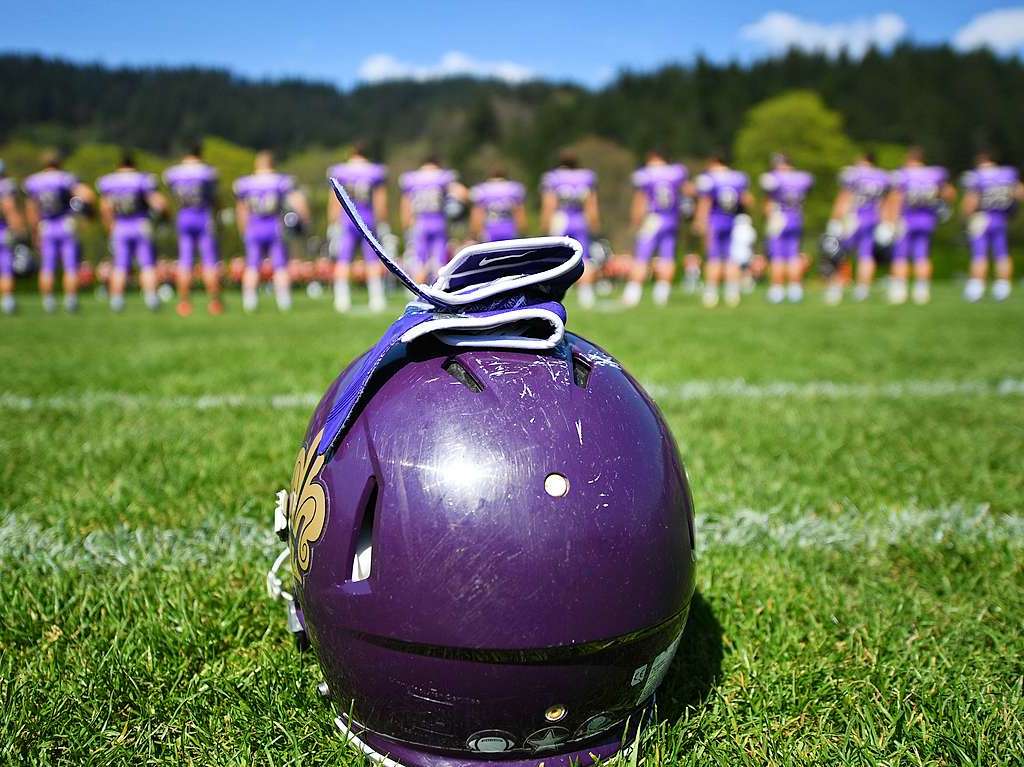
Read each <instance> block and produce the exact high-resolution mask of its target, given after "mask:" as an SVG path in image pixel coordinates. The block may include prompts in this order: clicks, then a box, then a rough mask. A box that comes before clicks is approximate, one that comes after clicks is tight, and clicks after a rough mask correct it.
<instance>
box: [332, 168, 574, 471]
mask: <svg viewBox="0 0 1024 767" xmlns="http://www.w3.org/2000/svg"><path fill="white" fill-rule="evenodd" d="M331 186H332V187H333V189H334V193H335V195H337V197H338V201H339V202H340V203H341V207H342V208H343V209H344V210H345V213H347V214H348V217H349V218H351V219H352V222H353V223H354V224H355V225H356V227H358V229H359V231H360V232H362V235H363V237H365V238H366V241H367V242H368V243H369V244H370V247H371V248H372V249H373V250H374V252H375V253H376V254H377V257H378V258H380V260H381V263H383V264H384V265H385V266H386V267H387V268H388V269H390V270H391V272H393V273H394V275H395V276H396V277H397V278H398V280H399V282H401V283H402V284H403V285H404V286H405V287H406V288H408V289H409V290H410V291H411V292H412V293H413V295H414V296H415V297H416V298H415V299H414V300H413V301H412V302H411V303H409V305H408V306H406V308H405V312H404V313H403V314H402V315H401V316H400V317H399V318H398V319H397V320H395V322H394V323H392V325H391V327H389V328H388V329H387V331H385V333H384V336H383V337H382V338H381V339H380V340H379V341H378V342H377V343H376V345H375V346H374V347H373V349H371V350H370V351H369V352H368V353H367V354H366V355H365V356H364V357H363V359H362V361H361V362H360V363H359V365H358V367H357V368H356V370H355V371H354V372H353V374H352V375H351V376H350V377H349V378H348V382H347V385H345V386H344V387H343V388H342V389H341V390H340V391H339V393H338V394H337V396H336V398H335V401H334V404H333V406H332V407H331V411H330V413H329V414H328V416H327V421H326V423H325V424H324V436H323V439H322V440H321V441H320V446H319V449H318V452H319V453H326V452H328V451H329V450H331V449H332V448H333V447H334V446H335V445H336V444H337V441H338V439H339V438H340V437H341V435H342V434H343V433H344V430H345V428H346V427H347V426H348V424H349V421H350V419H351V417H352V413H353V412H354V411H355V409H356V407H357V405H358V404H359V402H360V400H361V399H362V396H363V394H364V393H365V392H366V389H367V387H368V386H369V384H370V380H371V379H372V378H373V376H374V374H375V373H376V372H377V369H378V368H379V367H380V366H381V363H382V362H383V361H384V359H385V358H386V357H387V356H388V354H389V353H390V352H391V351H392V349H394V348H395V347H396V346H398V345H399V344H406V343H410V342H411V341H413V340H415V339H417V338H421V337H423V336H425V335H433V336H435V337H436V338H437V339H438V340H440V341H441V342H442V343H445V344H448V345H450V346H457V347H466V346H473V347H491V348H513V349H516V348H518V349H534V350H539V349H551V348H553V347H555V346H556V345H557V344H558V343H559V342H560V341H561V340H562V335H563V333H564V330H565V321H566V313H565V307H563V306H562V304H561V300H562V298H563V297H564V296H565V291H566V290H567V289H568V288H569V286H570V285H572V284H573V283H574V282H576V280H578V279H579V278H580V277H581V276H582V275H583V255H582V254H583V250H582V247H581V246H580V244H579V243H578V242H577V241H576V240H574V239H572V238H571V237H533V238H528V239H521V240H504V241H498V242H489V243H482V244H479V245H472V246H470V247H468V248H464V249H463V250H461V251H459V252H458V253H457V254H456V255H455V257H454V258H453V259H452V260H451V261H450V262H448V264H446V265H445V266H444V267H443V268H442V269H441V270H440V272H439V273H438V276H437V279H436V280H435V281H434V283H433V284H432V285H418V284H416V282H415V281H413V279H412V278H411V277H410V276H409V275H408V274H406V273H405V271H404V270H403V269H402V267H401V266H399V265H398V264H397V263H396V262H395V261H394V260H393V259H392V258H391V257H390V256H389V255H388V254H387V252H385V250H384V248H383V247H382V246H381V244H380V243H379V242H378V241H377V238H376V237H374V235H373V232H371V231H370V229H369V227H367V226H366V223H365V222H364V221H363V220H362V218H361V217H360V215H359V212H358V211H357V210H356V206H355V203H353V202H352V200H351V199H350V198H349V196H348V194H347V193H346V192H345V190H344V188H343V187H342V186H341V184H339V183H338V182H337V181H336V180H335V179H333V178H332V179H331Z"/></svg>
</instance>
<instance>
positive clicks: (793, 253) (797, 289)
mask: <svg viewBox="0 0 1024 767" xmlns="http://www.w3.org/2000/svg"><path fill="white" fill-rule="evenodd" d="M802 239H803V231H801V230H800V229H795V228H794V229H790V230H789V231H787V232H785V233H784V234H783V236H782V243H781V244H782V248H783V252H784V254H785V259H784V261H785V264H786V275H785V277H786V299H787V300H789V301H791V302H793V303H797V302H799V301H803V299H804V284H803V277H804V260H803V257H802V256H801V254H800V242H801V240H802Z"/></svg>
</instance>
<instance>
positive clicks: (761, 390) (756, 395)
mask: <svg viewBox="0 0 1024 767" xmlns="http://www.w3.org/2000/svg"><path fill="white" fill-rule="evenodd" d="M644 387H645V388H646V389H647V391H648V392H649V393H650V395H651V396H652V397H654V398H655V399H661V400H666V401H667V400H673V401H692V400H707V399H719V398H720V399H779V398H794V399H824V400H836V399H925V398H931V397H951V396H965V395H967V396H990V397H1019V396H1024V379H1020V378H1003V379H1000V380H998V381H984V380H974V381H952V380H942V379H935V380H926V379H922V380H913V379H909V380H905V381H889V382H886V383H848V382H840V381H807V382H797V381H767V382H764V383H750V382H747V381H745V380H744V379H742V378H738V379H734V380H706V381H701V380H695V381H684V382H680V383H676V384H662V383H646V384H644ZM319 401H320V395H319V394H313V393H282V394H268V395H256V394H201V395H167V396H163V395H157V394H130V393H128V392H116V391H94V392H81V393H75V394H56V395H51V396H31V395H22V394H15V393H12V392H0V410H8V411H30V410H95V409H99V408H105V407H114V408H120V409H122V410H129V409H141V408H160V409H169V410H220V409H248V408H266V407H269V408H270V409H272V410H293V409H307V408H312V407H314V406H315V405H316V404H317V403H318V402H319Z"/></svg>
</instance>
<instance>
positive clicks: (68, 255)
mask: <svg viewBox="0 0 1024 767" xmlns="http://www.w3.org/2000/svg"><path fill="white" fill-rule="evenodd" d="M81 261H82V243H81V242H80V241H79V239H78V237H76V236H75V235H74V234H69V235H67V236H66V237H64V238H63V241H62V242H61V267H63V270H64V308H65V309H66V310H67V311H69V312H77V311H78V266H79V264H80V263H81Z"/></svg>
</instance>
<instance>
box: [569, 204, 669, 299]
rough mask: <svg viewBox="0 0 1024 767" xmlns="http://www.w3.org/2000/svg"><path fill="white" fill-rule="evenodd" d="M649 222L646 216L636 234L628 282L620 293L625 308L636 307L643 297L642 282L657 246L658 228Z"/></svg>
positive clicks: (649, 219)
mask: <svg viewBox="0 0 1024 767" xmlns="http://www.w3.org/2000/svg"><path fill="white" fill-rule="evenodd" d="M651 220H652V219H651V217H650V216H648V217H647V218H646V219H645V220H644V222H643V224H641V225H640V229H639V231H638V232H637V233H636V247H635V248H634V252H633V265H632V267H631V268H630V271H629V281H628V282H627V283H626V287H625V289H624V290H623V291H622V303H624V304H625V305H626V306H636V305H637V304H639V303H640V299H641V298H642V297H643V292H644V280H646V279H647V275H648V273H649V272H650V268H651V257H652V256H653V255H654V251H655V248H656V247H657V245H658V228H657V225H656V224H655V225H654V226H652V225H651ZM581 303H582V300H581ZM591 303H592V302H591Z"/></svg>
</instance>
